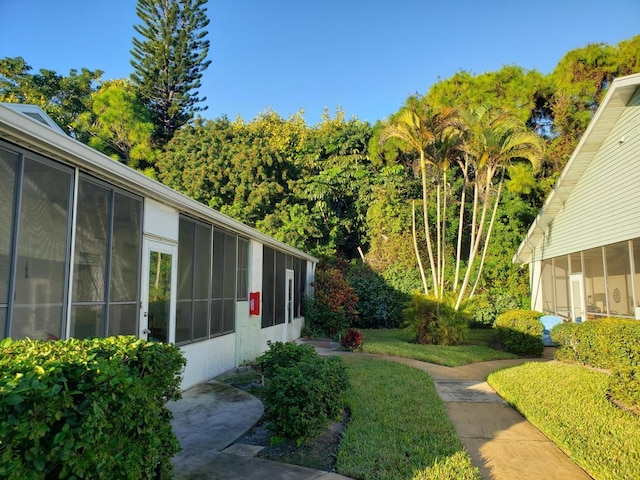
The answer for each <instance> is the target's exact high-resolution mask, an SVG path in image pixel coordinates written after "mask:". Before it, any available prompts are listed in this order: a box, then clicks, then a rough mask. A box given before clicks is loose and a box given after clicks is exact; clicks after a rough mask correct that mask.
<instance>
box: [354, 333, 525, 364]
mask: <svg viewBox="0 0 640 480" xmlns="http://www.w3.org/2000/svg"><path fill="white" fill-rule="evenodd" d="M362 333H363V336H364V340H363V344H362V349H363V351H364V352H365V353H376V354H380V355H392V356H395V357H403V358H412V359H414V360H421V361H423V362H429V363H437V364H439V365H445V366H447V367H458V366H460V365H467V364H469V363H476V362H486V361H489V360H506V359H510V358H517V357H516V356H515V355H513V354H511V353H508V352H501V351H498V350H493V349H491V348H489V347H488V346H487V344H488V343H490V342H491V337H492V335H491V334H492V333H493V332H492V331H491V330H484V329H483V330H475V331H474V330H472V331H471V336H472V337H473V338H474V342H475V343H479V344H474V345H457V346H445V345H419V344H416V343H413V342H412V341H411V336H410V334H409V333H408V332H407V331H405V330H401V329H389V330H363V331H362ZM487 333H488V334H489V335H487ZM477 334H482V335H481V336H480V338H477V336H476V335H477Z"/></svg>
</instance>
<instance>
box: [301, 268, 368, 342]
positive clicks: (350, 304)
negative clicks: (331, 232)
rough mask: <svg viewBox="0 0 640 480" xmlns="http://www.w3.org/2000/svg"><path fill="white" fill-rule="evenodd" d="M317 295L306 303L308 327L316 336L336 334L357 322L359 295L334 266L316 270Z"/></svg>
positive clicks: (315, 289) (314, 292)
mask: <svg viewBox="0 0 640 480" xmlns="http://www.w3.org/2000/svg"><path fill="white" fill-rule="evenodd" d="M313 287H314V291H313V297H307V298H306V300H305V303H304V307H305V323H306V326H307V329H308V330H310V331H311V332H312V333H313V334H316V335H328V336H330V337H333V336H335V335H337V334H338V333H339V332H341V331H342V330H344V329H345V328H347V327H349V326H351V325H353V324H354V323H355V322H356V321H357V317H358V310H357V303H358V296H357V295H356V293H355V291H354V289H353V287H351V286H350V285H349V284H348V283H347V281H346V280H345V278H344V275H343V274H342V272H341V271H340V270H339V269H337V268H333V267H327V266H322V267H318V268H317V269H316V273H315V279H314V282H313Z"/></svg>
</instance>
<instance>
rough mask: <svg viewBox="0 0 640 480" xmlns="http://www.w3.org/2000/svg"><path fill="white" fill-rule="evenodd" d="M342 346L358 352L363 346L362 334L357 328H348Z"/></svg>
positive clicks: (341, 340) (342, 339) (341, 342)
mask: <svg viewBox="0 0 640 480" xmlns="http://www.w3.org/2000/svg"><path fill="white" fill-rule="evenodd" d="M340 344H341V345H342V346H343V347H344V348H348V349H351V350H357V349H358V348H360V346H361V345H362V332H361V331H360V330H358V329H357V328H348V329H347V331H346V332H344V335H343V336H342V338H341V339H340Z"/></svg>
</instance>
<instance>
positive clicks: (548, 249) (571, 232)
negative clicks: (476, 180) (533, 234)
mask: <svg viewBox="0 0 640 480" xmlns="http://www.w3.org/2000/svg"><path fill="white" fill-rule="evenodd" d="M639 151H640V89H639V90H637V91H636V92H635V94H634V95H633V97H632V99H631V101H630V102H629V104H628V105H627V108H626V109H625V111H624V112H623V114H622V115H621V117H620V118H619V120H618V122H617V123H616V125H615V127H614V128H613V130H612V131H611V133H610V134H609V135H608V137H607V139H606V140H605V141H604V142H603V144H602V147H601V148H600V149H599V151H598V152H597V153H596V155H595V157H594V159H593V161H592V162H591V163H590V164H589V166H588V168H587V170H586V171H585V173H584V175H583V176H582V177H581V178H580V180H579V181H578V183H577V184H576V186H575V188H574V190H573V192H572V193H571V194H570V196H569V197H568V198H567V200H566V201H565V204H564V206H563V208H562V210H561V211H560V212H559V213H558V214H557V216H556V217H555V218H554V220H553V222H552V223H551V224H550V226H549V229H548V231H547V234H546V236H545V238H544V240H543V241H542V242H540V244H538V246H537V248H536V249H535V251H534V255H533V258H532V259H531V261H532V262H535V261H537V260H541V259H546V258H552V257H557V256H560V255H565V254H568V253H571V252H577V251H581V250H587V249H590V248H594V247H597V246H601V245H609V244H612V243H616V242H620V241H623V240H628V239H632V238H636V237H640V162H639V160H640V159H639V158H638V153H637V152H639ZM534 285H535V283H534Z"/></svg>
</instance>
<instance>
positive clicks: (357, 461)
mask: <svg viewBox="0 0 640 480" xmlns="http://www.w3.org/2000/svg"><path fill="white" fill-rule="evenodd" d="M342 358H343V359H344V361H345V362H346V364H347V368H348V374H349V378H350V383H351V387H350V389H349V391H348V393H347V395H346V403H347V406H348V407H349V409H350V412H351V419H350V421H349V425H348V426H347V429H346V430H345V432H344V434H343V437H342V441H341V442H340V449H339V451H338V458H337V462H336V470H337V471H338V472H339V473H341V474H343V475H347V476H349V477H352V478H355V479H363V480H364V479H366V480H399V479H411V480H439V479H442V480H444V479H451V478H455V479H458V480H477V479H479V478H480V475H479V472H478V470H477V468H475V467H473V466H472V464H471V458H470V456H469V454H468V453H467V452H466V450H464V447H463V446H462V442H461V441H460V439H459V438H458V436H457V434H456V430H455V427H454V425H453V424H452V423H451V420H450V419H449V417H448V416H447V411H446V408H445V406H444V403H443V402H442V400H441V399H440V397H439V396H438V394H437V392H436V389H435V385H434V383H433V380H432V379H431V377H430V376H429V375H428V374H427V373H425V372H422V371H420V370H417V369H415V368H412V367H408V366H406V365H401V364H398V363H395V362H393V361H389V360H384V359H372V358H365V357H358V356H344V357H342Z"/></svg>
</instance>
